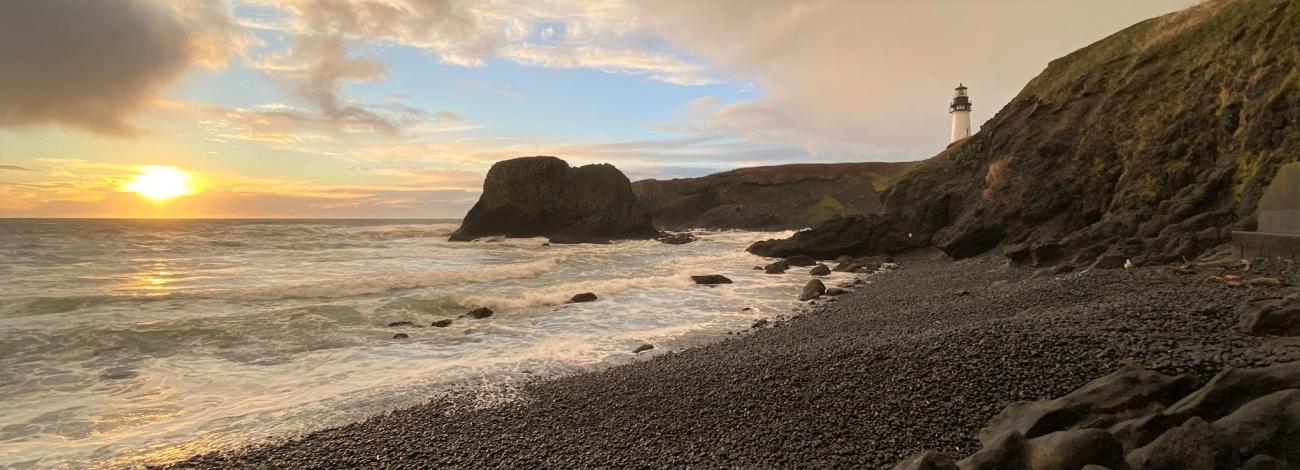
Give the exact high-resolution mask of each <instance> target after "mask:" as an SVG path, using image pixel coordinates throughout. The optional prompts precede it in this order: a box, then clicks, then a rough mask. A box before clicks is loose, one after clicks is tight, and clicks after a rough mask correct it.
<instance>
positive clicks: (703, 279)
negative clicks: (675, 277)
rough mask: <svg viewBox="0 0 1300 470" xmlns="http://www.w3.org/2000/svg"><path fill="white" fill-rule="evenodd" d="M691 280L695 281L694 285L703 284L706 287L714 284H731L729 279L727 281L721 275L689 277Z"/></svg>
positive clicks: (725, 277)
mask: <svg viewBox="0 0 1300 470" xmlns="http://www.w3.org/2000/svg"><path fill="white" fill-rule="evenodd" d="M691 280H692V281H695V283H696V284H703V285H706V286H711V285H716V284H731V279H728V278H727V276H723V275H721V274H706V275H703V276H691Z"/></svg>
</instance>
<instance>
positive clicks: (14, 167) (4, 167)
mask: <svg viewBox="0 0 1300 470" xmlns="http://www.w3.org/2000/svg"><path fill="white" fill-rule="evenodd" d="M0 170H12V171H34V170H32V169H31V168H27V167H21V166H18V165H0Z"/></svg>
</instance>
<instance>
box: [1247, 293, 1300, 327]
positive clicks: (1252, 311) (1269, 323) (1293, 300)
mask: <svg viewBox="0 0 1300 470" xmlns="http://www.w3.org/2000/svg"><path fill="white" fill-rule="evenodd" d="M1237 318H1238V322H1237V328H1238V329H1240V330H1241V331H1243V332H1245V333H1247V334H1252V335H1271V336H1300V292H1296V293H1291V294H1288V295H1286V296H1284V297H1282V298H1274V299H1263V300H1255V301H1249V302H1246V303H1244V304H1242V305H1241V307H1239V308H1238V309H1237Z"/></svg>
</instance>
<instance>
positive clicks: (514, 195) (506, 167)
mask: <svg viewBox="0 0 1300 470" xmlns="http://www.w3.org/2000/svg"><path fill="white" fill-rule="evenodd" d="M657 234H658V232H657V231H655V229H654V227H653V226H652V225H651V223H650V216H649V215H647V214H646V213H645V211H644V210H642V209H641V208H640V207H638V206H637V204H636V196H635V195H634V194H633V193H632V183H631V182H630V181H628V179H627V176H624V175H623V173H622V172H620V171H618V168H614V166H613V165H609V164H599V165H585V166H580V167H577V168H571V167H569V164H568V163H565V162H564V160H561V159H559V158H555V157H523V158H515V159H511V160H504V161H500V162H497V163H496V164H494V165H492V168H491V169H490V170H488V174H487V179H486V180H484V182H483V195H482V196H480V197H479V200H478V203H476V204H474V207H473V208H471V209H470V210H469V213H468V214H466V215H465V220H464V221H463V222H462V223H461V226H460V228H459V229H457V230H456V232H455V233H453V234H452V235H451V240H452V241H469V240H473V239H475V238H479V237H485V236H506V237H547V238H549V239H550V240H551V242H554V243H599V242H607V241H610V240H619V239H648V238H651V237H654V236H655V235H657Z"/></svg>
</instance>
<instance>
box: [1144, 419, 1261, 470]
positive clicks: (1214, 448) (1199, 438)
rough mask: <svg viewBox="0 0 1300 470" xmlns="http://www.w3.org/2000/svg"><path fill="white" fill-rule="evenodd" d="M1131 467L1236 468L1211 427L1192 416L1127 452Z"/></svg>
mask: <svg viewBox="0 0 1300 470" xmlns="http://www.w3.org/2000/svg"><path fill="white" fill-rule="evenodd" d="M1127 460H1128V463H1129V465H1130V466H1131V467H1133V468H1134V469H1180V470H1181V469H1185V470H1215V469H1219V468H1237V466H1236V465H1233V464H1232V460H1231V454H1230V453H1229V452H1228V451H1227V449H1225V448H1224V446H1223V444H1222V440H1221V439H1220V438H1219V436H1218V435H1217V434H1216V432H1215V430H1214V427H1213V426H1210V425H1209V424H1208V423H1206V422H1205V420H1203V419H1201V418H1199V417H1193V418H1191V419H1189V420H1187V422H1185V423H1183V424H1182V425H1181V426H1178V427H1177V428H1174V429H1171V430H1169V431H1168V432H1166V433H1164V434H1163V435H1161V436H1160V437H1159V438H1157V439H1156V440H1155V441H1153V442H1151V443H1150V444H1148V445H1146V446H1144V447H1142V448H1140V449H1137V450H1134V451H1132V452H1130V453H1129V454H1128V456H1127Z"/></svg>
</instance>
